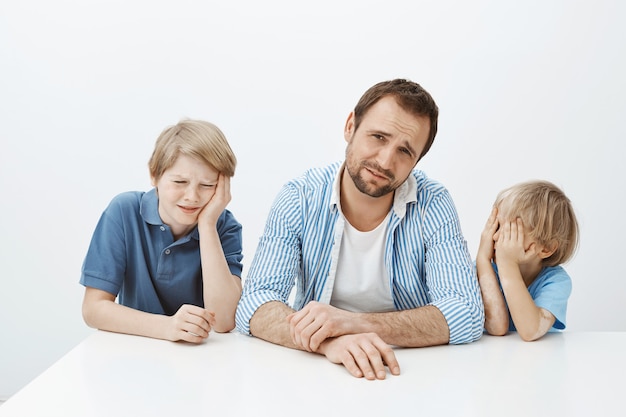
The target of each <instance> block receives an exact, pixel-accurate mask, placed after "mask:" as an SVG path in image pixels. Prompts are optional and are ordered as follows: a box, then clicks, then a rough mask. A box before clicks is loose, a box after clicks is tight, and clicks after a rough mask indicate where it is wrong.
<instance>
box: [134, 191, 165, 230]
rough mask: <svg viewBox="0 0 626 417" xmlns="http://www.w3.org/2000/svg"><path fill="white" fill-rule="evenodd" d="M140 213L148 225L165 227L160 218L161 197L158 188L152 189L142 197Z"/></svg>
mask: <svg viewBox="0 0 626 417" xmlns="http://www.w3.org/2000/svg"><path fill="white" fill-rule="evenodd" d="M139 213H140V214H141V217H142V218H143V219H144V221H145V222H146V223H148V224H152V225H154V226H161V225H163V221H162V220H161V216H159V197H158V195H157V192H156V188H153V189H151V190H150V191H148V192H147V193H145V194H144V195H143V196H142V197H141V204H140V206H139Z"/></svg>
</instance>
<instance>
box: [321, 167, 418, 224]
mask: <svg viewBox="0 0 626 417" xmlns="http://www.w3.org/2000/svg"><path fill="white" fill-rule="evenodd" d="M344 167H345V162H344V163H343V164H341V165H339V168H338V170H337V172H336V173H335V179H334V181H333V193H332V195H331V196H330V206H331V207H332V206H337V209H338V210H339V211H341V203H340V201H341V200H340V198H339V196H340V195H341V194H340V190H341V188H340V187H341V174H342V173H343V170H344ZM416 201H417V180H416V179H415V176H413V173H412V172H411V174H410V175H409V177H408V178H407V179H406V180H405V181H404V182H403V183H402V184H401V185H400V186H399V187H398V188H397V189H396V191H395V194H394V196H393V207H392V208H393V211H394V213H395V214H396V216H398V217H399V218H401V219H402V218H404V215H405V214H406V206H407V204H409V203H414V202H416Z"/></svg>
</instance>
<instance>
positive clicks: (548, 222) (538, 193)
mask: <svg viewBox="0 0 626 417" xmlns="http://www.w3.org/2000/svg"><path fill="white" fill-rule="evenodd" d="M503 203H505V204H503ZM494 204H495V206H496V207H498V210H500V209H501V208H503V209H504V210H505V211H506V212H503V213H501V214H502V216H503V217H504V218H505V219H508V220H509V221H512V220H515V218H517V217H519V218H520V219H522V222H523V223H524V230H525V231H526V232H527V233H528V236H529V237H530V238H532V239H534V240H535V241H536V242H537V243H539V244H541V245H544V246H546V247H548V248H550V249H555V248H556V249H555V251H554V253H553V254H552V255H551V256H549V257H548V258H546V259H544V265H546V266H556V265H559V264H562V263H565V262H567V261H569V260H570V259H571V258H572V257H573V256H574V253H575V252H576V250H577V248H578V239H579V235H578V234H579V229H578V221H577V220H576V215H575V214H574V209H573V207H572V204H571V201H570V200H569V198H568V197H567V196H566V195H565V193H564V192H563V191H561V189H560V188H559V187H557V186H556V185H554V184H552V183H551V182H549V181H542V180H537V181H527V182H522V183H519V184H516V185H513V186H512V187H509V188H506V189H504V190H502V191H501V192H500V193H499V194H498V196H497V197H496V201H495V203H494Z"/></svg>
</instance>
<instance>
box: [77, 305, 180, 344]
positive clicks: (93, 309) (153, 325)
mask: <svg viewBox="0 0 626 417" xmlns="http://www.w3.org/2000/svg"><path fill="white" fill-rule="evenodd" d="M83 317H84V319H85V322H86V323H87V325H88V326H90V327H93V328H96V329H99V330H106V331H110V332H116V333H125V334H133V335H137V336H146V337H152V338H155V339H167V335H166V332H165V329H166V325H165V323H164V322H165V320H167V319H168V317H167V316H163V315H159V314H150V313H146V312H143V311H139V310H135V309H133V308H130V307H126V306H123V305H120V304H117V303H116V302H114V301H108V300H99V301H96V302H93V303H90V304H88V305H83Z"/></svg>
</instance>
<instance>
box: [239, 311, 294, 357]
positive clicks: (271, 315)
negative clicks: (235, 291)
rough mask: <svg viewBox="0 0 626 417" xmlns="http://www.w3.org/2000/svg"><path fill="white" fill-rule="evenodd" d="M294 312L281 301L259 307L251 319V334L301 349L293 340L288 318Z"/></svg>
mask: <svg viewBox="0 0 626 417" xmlns="http://www.w3.org/2000/svg"><path fill="white" fill-rule="evenodd" d="M293 312H294V310H293V309H292V308H290V307H289V306H287V305H286V304H284V303H282V302H280V301H270V302H267V303H265V304H263V305H262V306H261V307H259V308H258V309H257V310H256V311H255V312H254V315H252V318H251V319H250V333H251V334H252V335H253V336H255V337H258V338H259V339H263V340H266V341H268V342H272V343H275V344H277V345H281V346H286V347H289V348H292V349H299V348H298V347H297V346H296V345H295V344H294V343H293V340H292V338H291V333H290V331H289V323H288V322H287V316H288V315H289V314H291V313H293Z"/></svg>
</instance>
